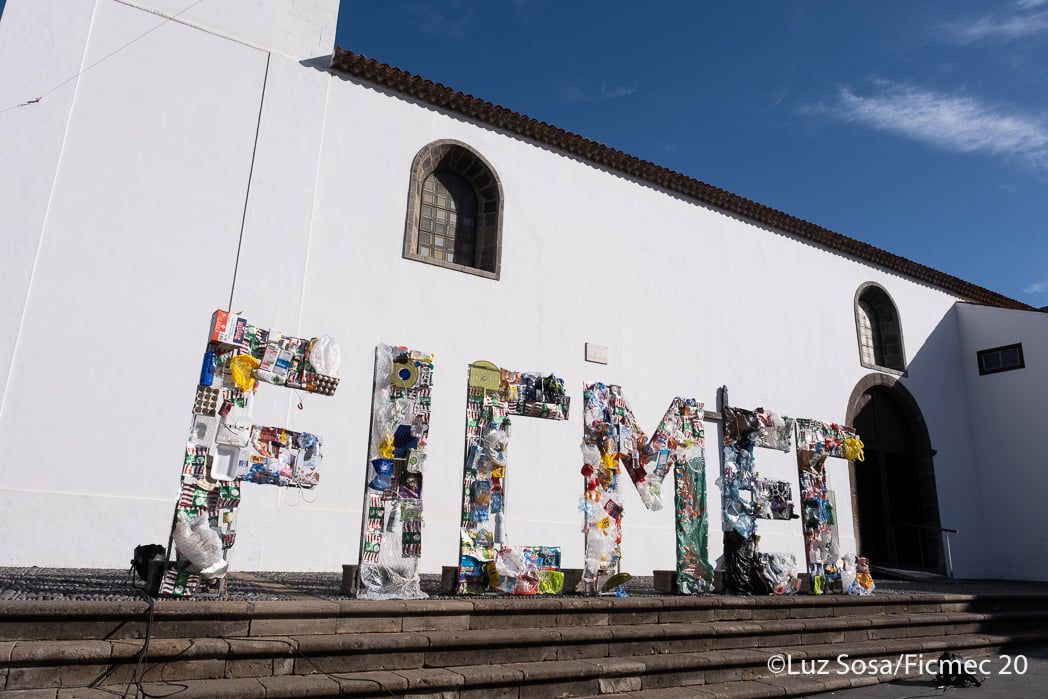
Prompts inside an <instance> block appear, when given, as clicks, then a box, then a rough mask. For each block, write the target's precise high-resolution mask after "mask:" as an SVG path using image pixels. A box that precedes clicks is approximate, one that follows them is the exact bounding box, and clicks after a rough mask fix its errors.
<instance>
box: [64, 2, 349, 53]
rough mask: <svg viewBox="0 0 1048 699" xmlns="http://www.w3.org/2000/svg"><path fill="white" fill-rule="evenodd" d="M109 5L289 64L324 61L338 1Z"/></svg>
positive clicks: (332, 41)
mask: <svg viewBox="0 0 1048 699" xmlns="http://www.w3.org/2000/svg"><path fill="white" fill-rule="evenodd" d="M63 1H64V0H63ZM101 1H102V2H105V1H106V0H101ZM115 1H116V2H122V3H124V4H126V5H128V6H130V7H135V8H139V9H142V10H145V11H149V12H154V13H157V14H158V15H159V16H161V17H172V16H174V17H176V19H177V20H178V21H180V22H185V23H187V24H190V25H192V26H197V27H201V28H203V29H206V30H207V31H209V32H212V33H215V34H218V35H221V36H225V37H228V38H230V39H233V40H236V41H242V42H245V43H247V44H250V45H252V46H255V47H258V48H262V49H265V50H267V51H272V52H273V53H276V54H282V55H285V56H289V57H291V58H295V59H310V58H315V57H317V56H326V55H328V54H330V53H331V49H332V48H333V47H334V45H335V26H336V24H337V23H338V5H339V0H221V1H220V2H212V1H211V0H204V2H200V3H193V2H191V0H115Z"/></svg>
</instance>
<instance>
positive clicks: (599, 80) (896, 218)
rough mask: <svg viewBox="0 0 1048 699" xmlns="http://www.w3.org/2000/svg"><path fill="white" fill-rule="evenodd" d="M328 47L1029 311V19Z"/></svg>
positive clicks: (658, 28) (591, 27) (1018, 15)
mask: <svg viewBox="0 0 1048 699" xmlns="http://www.w3.org/2000/svg"><path fill="white" fill-rule="evenodd" d="M0 1H2V0H0ZM338 45H339V46H341V47H343V48H349V49H352V50H354V51H358V52H360V53H363V54H366V55H368V56H371V57H373V58H376V59H378V60H380V61H383V62H386V63H390V64H392V65H395V66H398V67H400V68H404V69H406V70H409V71H411V72H414V73H418V74H421V75H423V76H424V77H426V78H429V79H431V80H435V81H437V82H442V83H444V84H446V85H450V86H452V87H454V88H457V89H460V90H463V91H464V92H468V93H471V94H474V95H477V96H479V97H483V98H485V99H488V100H491V101H493V102H496V103H499V104H503V105H506V106H508V107H510V108H512V109H515V110H517V111H521V112H524V113H526V114H528V115H529V116H533V117H535V118H538V119H542V120H544V121H549V122H552V123H553V124H556V125H557V126H560V127H562V128H565V129H568V130H570V131H575V132H578V133H581V134H583V135H585V136H588V137H590V138H593V139H596V140H598V141H601V142H603V143H606V144H608V145H611V146H614V147H616V148H620V149H622V150H625V151H627V152H630V153H633V154H634V155H637V156H640V157H642V158H645V159H648V160H652V161H655V162H657V163H659V164H662V165H665V166H667V167H670V168H673V169H675V170H679V171H681V172H684V173H686V174H688V175H691V176H693V177H696V178H698V179H700V180H704V181H706V182H709V183H711V184H714V185H717V186H720V187H724V188H726V189H729V190H731V191H733V192H736V193H738V194H741V195H744V196H747V197H750V198H753V199H756V200H758V201H760V202H762V203H764V204H768V205H770V206H773V207H776V208H779V209H782V210H784V211H787V212H789V213H791V214H794V215H796V216H800V217H802V218H806V219H809V220H811V221H814V222H816V223H819V224H821V225H824V226H827V227H829V228H832V229H834V230H837V231H839V232H842V233H845V234H847V235H851V236H854V237H856V238H859V239H861V240H865V241H867V242H870V243H872V244H874V245H877V246H879V247H883V248H886V249H888V250H891V251H892V252H896V253H898V254H901V255H904V256H906V257H909V258H912V259H914V260H918V261H920V262H923V263H925V264H928V265H931V266H932V267H936V268H938V269H941V270H943V271H946V272H949V273H951V274H955V275H957V276H959V277H961V278H963V279H967V280H969V281H971V282H974V283H977V284H980V285H983V286H986V287H988V288H991V289H994V290H996V291H1000V292H1002V293H1004V294H1007V295H1009V296H1012V297H1014V298H1017V299H1019V300H1022V301H1025V302H1027V303H1030V304H1033V305H1035V306H1048V0H1010V1H1004V2H996V3H986V2H967V1H964V0H958V1H951V2H939V3H913V2H879V3H866V4H859V3H839V2H829V1H826V2H802V1H797V0H793V1H791V2H770V1H769V2H760V3H758V2H746V3H742V2H739V3H685V2H649V3H643V4H642V3H637V2H620V1H618V0H603V1H602V2H591V1H588V0H583V1H578V2H555V1H553V0H512V1H510V0H506V1H502V2H490V1H480V0H477V1H475V2H474V1H471V0H440V1H437V0H433V1H430V2H423V1H422V0H388V1H387V2H382V3H364V2H353V1H352V0H343V2H342V8H341V14H340V17H339V32H338ZM655 225H657V222H655Z"/></svg>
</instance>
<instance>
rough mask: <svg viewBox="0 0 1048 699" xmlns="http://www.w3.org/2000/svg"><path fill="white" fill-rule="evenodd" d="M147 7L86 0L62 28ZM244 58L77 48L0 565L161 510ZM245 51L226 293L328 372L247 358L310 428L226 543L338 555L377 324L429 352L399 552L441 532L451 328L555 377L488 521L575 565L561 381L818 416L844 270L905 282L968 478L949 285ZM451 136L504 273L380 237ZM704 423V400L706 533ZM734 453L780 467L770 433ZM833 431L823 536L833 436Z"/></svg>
mask: <svg viewBox="0 0 1048 699" xmlns="http://www.w3.org/2000/svg"><path fill="white" fill-rule="evenodd" d="M11 1H12V6H14V7H17V4H16V3H17V2H18V0H11ZM154 4H155V5H156V6H158V7H159V6H160V3H159V0H157V1H156V2H154ZM8 19H9V18H8V17H5V19H4V22H5V23H7V22H8ZM150 22H153V23H155V15H151V14H149V13H146V12H143V11H141V10H137V9H134V8H132V7H129V6H127V5H125V4H122V3H117V2H115V1H114V0H108V1H103V2H101V3H100V4H99V6H98V11H97V17H96V19H95V23H94V28H93V30H92V33H91V39H90V42H89V44H88V59H87V60H91V57H92V56H101V55H104V54H105V53H107V52H108V51H111V50H112V48H113V47H114V46H116V45H119V44H120V43H122V42H124V41H126V40H127V37H129V36H134V35H136V34H138V33H141V32H142V31H143V30H144V28H148V26H151V24H150ZM2 48H3V47H2V46H0V49H2ZM22 55H23V56H24V54H22ZM20 60H22V61H24V60H26V59H25V58H22V59H20ZM265 66H266V54H265V53H264V52H261V51H257V50H255V49H252V48H249V47H247V46H244V45H243V44H240V43H236V42H233V41H228V40H224V39H222V38H220V37H218V36H216V35H214V34H209V33H206V32H204V31H201V30H199V29H195V28H193V27H191V26H187V25H184V24H179V23H169V24H167V25H165V26H164V27H163V28H161V29H159V30H157V31H155V32H153V33H152V34H150V35H149V36H148V37H146V38H145V39H142V40H141V41H140V42H138V43H136V44H134V45H133V46H132V47H130V48H128V49H126V50H125V51H124V52H122V54H121V57H120V59H119V60H111V61H107V62H106V63H104V64H103V65H101V66H99V67H98V68H96V69H95V70H93V71H91V72H89V73H88V74H86V75H85V76H83V77H82V78H81V85H80V87H79V90H78V97H77V103H76V105H75V109H74V110H73V113H72V119H71V122H70V127H69V130H68V133H67V136H66V140H67V145H66V149H65V153H64V155H63V157H62V164H61V167H60V168H59V169H58V176H57V179H56V181H55V188H54V189H55V191H54V197H53V200H52V203H51V209H50V214H49V216H48V220H47V224H46V226H45V227H44V233H43V245H42V247H41V251H40V255H39V259H38V262H37V276H36V278H35V280H34V283H33V289H32V292H31V293H30V295H29V303H28V305H27V306H26V312H25V323H24V331H23V339H22V341H21V343H20V344H19V350H18V353H17V355H16V357H15V371H14V372H13V374H12V381H11V384H10V386H9V387H8V391H7V395H6V400H5V405H6V407H5V409H4V410H3V413H2V414H0V438H2V439H3V440H5V443H13V444H15V446H14V447H13V448H12V449H11V450H8V451H7V452H5V453H4V455H3V457H0V458H2V459H3V463H2V464H0V512H2V513H4V515H3V518H4V521H5V523H6V522H8V521H9V520H10V521H11V522H12V524H11V525H10V528H9V534H8V536H7V537H6V542H5V546H4V547H0V565H13V564H18V565H23V564H24V565H28V564H43V565H106V566H122V565H124V562H125V561H126V560H127V558H128V555H129V552H130V550H131V548H132V547H133V546H134V545H135V544H137V543H143V542H145V541H147V540H148V541H163V540H166V536H167V525H168V522H169V519H170V516H171V511H172V508H173V504H174V498H175V496H176V492H175V491H176V489H177V483H178V467H179V463H180V459H181V453H182V447H183V444H184V439H185V433H186V429H187V422H188V414H189V407H190V402H191V398H192V392H193V387H194V385H195V382H196V378H197V375H198V370H199V362H200V359H201V354H202V352H203V349H204V341H205V333H206V325H207V320H208V317H209V315H210V312H211V311H212V310H213V309H214V308H216V307H225V306H226V304H227V302H228V299H229V294H230V287H231V285H232V282H233V269H234V263H235V259H236V253H237V244H238V239H239V238H240V221H241V215H242V207H243V205H244V198H245V194H246V190H247V185H248V171H249V168H250V164H251V154H252V147H253V143H254V138H255V127H256V123H258V121H257V119H258V108H259V104H260V101H261V98H262V84H263V80H264V79H265V78H264V76H265V69H266V68H265ZM265 80H266V96H265V107H264V110H263V115H262V119H261V124H260V132H259V138H258V146H257V150H256V152H255V163H254V174H253V178H252V183H251V196H250V201H249V205H248V208H247V216H246V221H245V227H244V236H243V241H242V244H241V247H240V263H239V272H238V274H237V281H236V286H235V289H233V309H232V310H234V311H243V312H244V313H245V314H247V315H248V317H249V318H251V319H252V320H253V321H255V322H258V323H259V324H263V325H266V324H272V325H273V326H275V327H279V328H281V329H283V330H285V331H288V332H297V333H301V334H304V335H307V336H308V335H316V334H323V333H328V334H332V335H334V336H336V337H337V338H338V339H339V340H340V343H341V345H342V353H343V367H342V372H341V373H342V384H341V386H340V388H339V391H338V393H337V394H336V395H335V396H334V397H332V398H325V397H322V396H307V397H306V398H305V399H304V400H303V403H304V409H303V410H299V409H298V408H297V403H298V397H297V396H290V397H289V396H288V395H287V392H286V391H284V390H283V389H278V388H274V387H270V386H263V387H262V389H261V395H260V399H259V403H258V411H257V413H256V418H257V419H258V421H260V422H263V421H264V422H270V423H271V424H285V425H287V426H288V427H290V428H293V429H296V428H304V429H309V430H310V431H315V432H317V433H319V434H322V435H324V437H325V462H324V469H323V479H322V482H321V486H320V488H319V490H317V491H314V492H312V493H305V494H304V496H305V498H303V496H302V495H303V494H299V493H293V492H292V493H289V492H286V491H281V490H278V489H274V488H267V487H261V486H253V485H246V486H245V488H244V499H243V504H242V506H241V510H240V519H239V531H240V534H239V538H238V543H237V546H236V549H235V553H234V558H233V565H234V567H235V568H237V569H240V570H250V569H263V570H264V569H301V570H337V569H338V565H339V564H341V563H349V562H354V561H355V560H356V556H357V549H358V545H359V534H360V525H361V501H362V497H363V487H364V466H365V459H366V452H367V442H368V426H369V422H370V417H369V416H370V399H371V381H372V362H373V349H374V346H375V344H377V343H379V342H387V343H395V344H406V345H409V346H411V347H414V348H418V349H423V350H427V351H432V352H434V353H436V356H437V363H436V372H435V383H436V385H435V389H434V393H433V416H432V421H431V431H430V436H431V441H430V447H429V455H430V456H429V461H428V469H429V470H428V471H427V475H426V482H425V508H426V523H427V526H426V530H425V534H424V557H423V565H422V569H423V570H424V571H428V572H434V571H437V570H439V567H440V566H441V565H451V564H454V563H455V561H456V558H457V551H458V538H457V537H458V521H459V507H460V493H461V485H460V482H461V471H462V452H463V439H464V431H463V430H464V420H465V398H466V368H467V365H468V364H469V363H470V362H471V361H473V360H476V359H487V360H491V361H493V362H495V363H496V364H498V365H500V366H504V367H507V368H511V369H518V370H541V371H545V372H551V371H552V372H556V373H557V374H558V375H559V376H562V377H563V378H564V379H565V380H566V385H567V386H568V388H569V390H570V392H571V396H572V401H573V406H572V408H573V409H572V413H571V419H570V420H568V421H566V422H549V421H543V420H529V419H526V418H521V419H519V420H517V421H515V423H514V435H513V442H512V445H511V447H510V451H509V470H508V476H507V512H508V531H509V535H510V537H511V540H512V541H514V542H517V543H527V544H547V545H560V546H562V547H563V549H564V563H565V565H568V566H576V567H577V566H580V565H581V563H582V535H581V534H580V532H579V528H580V525H581V516H580V515H579V514H578V511H577V504H578V496H579V494H580V493H581V490H582V478H581V476H580V475H579V467H580V466H581V456H580V451H579V444H580V443H581V441H582V420H581V407H582V406H581V403H582V384H583V382H584V381H593V380H602V381H605V382H612V383H619V384H621V385H622V386H623V388H624V391H625V393H626V395H627V397H628V398H629V399H630V401H631V402H632V404H633V407H634V411H635V413H636V414H637V416H638V418H639V419H640V420H641V422H642V423H643V424H644V426H645V427H646V428H647V429H649V430H651V429H653V428H654V427H655V425H656V424H657V422H658V420H659V418H660V417H661V416H662V414H663V412H664V410H665V409H666V406H667V405H668V404H669V402H670V400H671V399H672V398H673V397H674V396H675V395H691V396H694V397H696V398H698V399H700V400H703V401H705V402H706V404H707V405H708V406H709V407H710V408H711V409H712V408H714V407H715V398H716V388H717V386H720V385H722V384H725V385H727V386H728V387H729V390H730V397H731V400H732V403H733V404H735V405H739V406H742V407H750V408H752V407H756V406H758V405H764V406H767V407H769V408H772V409H775V410H778V411H780V412H782V413H785V414H787V415H791V416H796V417H814V418H818V419H822V420H827V421H844V419H845V412H846V409H847V401H848V397H849V395H850V393H851V391H852V388H853V387H854V386H855V384H856V383H857V382H858V381H859V379H861V378H862V377H863V376H864V375H866V374H867V373H868V370H866V369H864V368H862V367H861V366H860V364H859V359H858V350H857V345H856V337H855V325H854V314H853V307H852V304H853V298H854V292H855V289H856V288H857V287H858V286H859V284H861V283H862V282H865V281H876V282H878V283H880V284H882V285H883V286H885V287H886V288H887V289H888V291H889V292H890V293H891V294H892V296H893V298H894V300H895V302H896V304H897V305H898V307H899V311H900V315H901V319H902V323H903V328H904V333H905V341H906V347H907V351H908V353H909V357H908V358H909V359H910V360H912V361H913V362H914V366H913V367H912V371H911V375H910V376H908V377H907V378H904V379H903V380H904V383H906V385H907V386H908V387H910V389H911V391H913V393H914V395H915V396H916V398H917V400H918V402H919V403H920V405H921V407H922V409H923V410H924V414H925V417H926V419H927V421H928V425H929V429H930V431H931V433H932V434H931V438H932V444H933V446H935V447H936V448H938V449H939V450H940V457H937V459H936V465H937V471H938V468H939V465H940V463H941V459H942V455H943V454H944V453H945V454H946V455H947V456H948V457H949V459H948V460H947V461H946V463H947V464H948V466H947V467H948V468H949V469H950V471H951V473H952V474H954V475H956V476H957V477H955V478H944V477H941V475H940V477H939V478H938V488H939V498H940V506H941V507H942V508H943V510H944V512H945V511H946V510H947V508H948V505H947V503H948V502H965V501H967V500H969V499H970V497H971V489H970V486H971V483H972V482H974V479H975V476H974V471H973V469H974V466H973V462H972V460H971V458H970V454H969V451H970V450H966V449H965V445H964V443H963V440H957V439H955V438H954V437H953V435H952V429H953V428H954V426H955V425H956V424H959V423H962V422H964V421H965V420H966V419H967V417H966V416H967V413H966V407H965V404H964V403H963V402H961V401H957V400H943V399H941V398H940V393H939V387H941V386H944V385H947V384H949V383H950V382H954V383H956V381H957V367H956V363H955V362H954V360H953V357H954V356H955V355H954V353H955V351H956V350H955V347H952V346H951V343H949V342H943V341H941V339H940V338H941V337H943V336H944V334H949V333H950V332H954V330H951V328H950V326H949V325H948V324H947V325H945V326H944V325H943V319H944V317H946V316H947V314H948V311H949V309H950V308H951V305H952V303H953V299H952V298H951V297H950V296H949V295H947V294H945V293H943V292H940V291H938V290H934V289H930V288H927V287H925V286H922V285H920V284H917V283H915V282H912V281H909V280H907V279H903V278H901V277H899V276H897V275H894V274H891V273H888V272H884V271H882V270H879V269H876V268H873V267H871V266H869V265H866V264H863V263H859V262H856V261H854V260H851V259H849V258H846V257H844V256H842V255H840V254H836V253H831V252H828V251H825V250H822V249H818V248H816V247H814V246H812V245H810V244H807V243H802V242H799V241H796V240H794V239H792V238H790V237H788V236H785V235H782V234H779V233H776V232H773V231H769V230H766V229H764V228H761V227H759V226H756V225H753V224H750V223H748V222H745V221H741V220H738V219H736V218H733V217H730V216H726V215H723V214H721V213H718V212H716V211H713V210H710V209H708V208H705V207H702V206H699V205H697V204H695V203H692V202H690V201H685V200H682V199H680V198H678V197H675V196H671V195H667V194H665V193H663V192H660V191H658V190H656V189H655V188H652V187H650V186H648V185H644V184H639V183H636V182H632V181H629V180H627V179H626V178H624V177H622V176H619V175H616V174H611V173H608V172H605V171H602V170H600V169H598V168H595V167H593V166H590V165H587V164H585V163H581V162H579V161H576V160H574V159H571V158H569V157H566V156H564V155H561V154H559V153H556V152H553V151H551V150H549V149H547V148H543V147H539V146H536V145H534V144H531V143H528V142H525V141H522V140H518V139H515V138H511V137H508V136H506V135H503V134H501V133H499V132H497V131H495V130H492V129H490V128H487V127H481V126H477V125H474V124H472V123H469V122H468V121H465V120H463V119H462V118H459V117H453V116H448V115H445V114H442V113H440V112H439V111H437V110H436V109H434V108H432V107H430V106H425V105H418V104H415V103H412V102H410V101H408V100H404V99H401V98H397V97H394V96H391V95H388V94H386V93H384V92H382V91H379V90H376V89H373V88H370V87H365V86H361V85H358V84H356V83H354V82H353V81H347V80H344V79H343V78H341V77H338V76H329V75H327V74H326V73H322V72H319V71H317V70H315V69H313V68H308V67H304V66H301V65H299V64H298V62H297V61H296V60H294V58H285V57H282V56H278V55H275V54H274V55H273V56H272V57H271V59H270V64H269V74H268V79H265ZM446 138H453V139H458V140H461V141H463V142H465V143H467V144H469V145H470V146H471V147H473V148H475V149H476V150H477V151H479V152H480V153H481V154H483V155H484V157H485V158H487V159H488V160H489V161H490V162H491V163H492V165H493V166H494V168H495V170H496V171H497V173H498V175H499V176H500V178H501V180H502V185H503V189H504V193H505V207H504V251H503V257H502V278H501V280H500V281H498V282H495V281H491V280H487V279H482V278H480V277H476V276H472V275H466V274H461V273H456V272H452V271H449V270H446V269H441V268H437V267H434V266H430V265H425V264H420V263H417V262H412V261H408V260H404V259H402V257H401V250H402V245H403V238H402V236H403V232H404V216H405V208H406V200H407V188H408V173H409V168H410V165H411V162H412V159H413V158H414V156H415V154H416V152H417V151H418V150H419V149H420V148H421V147H422V146H424V145H425V144H427V143H429V142H431V141H433V140H437V139H446ZM0 190H2V188H0ZM9 311H10V309H8V308H5V313H7V312H9ZM129 326H130V328H133V329H129ZM587 341H589V342H597V343H601V344H605V345H608V347H609V351H610V363H609V364H608V365H607V366H601V365H596V364H591V363H586V362H585V361H584V360H583V345H584V343H585V342H587ZM69 343H75V348H73V349H70V348H69V347H68V344H69ZM70 357H73V358H75V361H69V358H70ZM63 360H65V363H64V364H63V363H62V362H63ZM56 417H57V418H58V419H57V420H56ZM716 442H717V431H716V428H715V425H713V424H712V423H707V451H706V460H707V487H708V493H709V505H710V518H711V527H710V531H711V536H710V553H711V557H712V558H713V559H716V558H717V557H719V556H720V555H721V537H720V526H719V517H720V495H719V492H718V490H717V487H716V485H715V480H716V478H717V476H718V472H719V463H720V458H719V453H718V449H717V447H716ZM951 450H952V451H951ZM757 459H758V462H757V463H758V469H759V470H760V471H761V473H762V474H763V475H765V476H768V477H776V478H783V479H786V480H789V481H790V482H791V483H792V484H793V488H794V494H795V497H796V496H798V495H799V493H798V483H797V476H796V467H795V458H794V455H793V454H792V453H791V454H788V455H782V454H777V453H776V452H773V451H770V450H759V451H758V453H757ZM832 461H833V463H831V465H830V477H831V485H832V487H833V488H834V489H835V490H836V493H837V503H838V508H839V512H838V515H839V520H840V521H841V522H842V523H845V524H842V526H841V539H842V546H843V547H844V548H845V549H849V548H853V547H854V533H853V532H852V531H851V528H850V522H851V505H850V498H849V497H848V480H847V463H846V462H844V461H842V460H832ZM937 475H938V474H937ZM667 485H669V484H668V483H667ZM624 491H628V492H627V493H626V495H625V498H626V507H627V510H626V518H625V534H624V538H623V552H624V562H623V564H624V565H623V567H624V569H626V570H629V571H632V572H634V573H641V574H643V573H646V572H647V571H650V570H651V569H653V568H660V569H665V568H672V567H673V564H674V543H673V509H672V498H670V497H667V503H668V507H667V508H666V509H665V510H663V511H661V512H655V513H651V512H647V511H645V510H644V508H643V506H642V505H641V503H640V499H639V498H638V497H637V495H636V493H635V492H634V491H633V490H632V486H629V485H626V486H624ZM314 499H315V501H314ZM306 500H310V501H309V502H307V501H306ZM956 510H957V513H956V514H957V519H958V521H957V522H956V523H955V524H954V526H957V527H958V528H965V529H968V530H971V531H973V532H978V531H981V530H982V515H981V513H980V512H978V511H977V510H971V509H970V508H968V509H967V510H965V508H963V507H957V508H956ZM951 521H953V520H951ZM944 524H945V525H946V526H950V524H948V523H947V522H946V521H945V518H944ZM45 532H46V533H45ZM760 532H761V533H762V537H763V538H762V542H761V543H762V549H764V550H767V551H786V552H791V553H794V554H795V555H797V557H798V560H799V561H800V562H803V548H802V544H801V529H800V523H799V522H798V521H797V520H793V521H791V522H775V521H762V522H761V523H760ZM984 548H985V546H984V542H983V541H981V540H980V539H979V538H978V537H977V535H975V534H973V535H972V536H971V537H963V538H961V539H959V540H958V541H957V543H956V545H955V548H954V560H955V565H956V567H957V571H958V574H963V575H981V574H986V573H988V572H989V570H988V568H987V567H986V565H985V561H986V560H987V559H986V556H985V553H984Z"/></svg>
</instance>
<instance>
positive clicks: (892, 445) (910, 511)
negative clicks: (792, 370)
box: [848, 374, 944, 572]
mask: <svg viewBox="0 0 1048 699" xmlns="http://www.w3.org/2000/svg"><path fill="white" fill-rule="evenodd" d="M848 422H849V424H851V425H852V426H854V427H855V429H856V430H857V431H858V433H859V436H860V437H861V438H862V440H863V442H864V443H865V445H866V448H865V456H866V460H865V461H864V462H862V463H856V462H852V463H851V464H850V468H849V470H850V474H851V491H852V493H851V495H852V513H853V517H854V522H853V524H854V526H855V539H856V543H857V547H858V550H859V554H860V555H862V556H866V557H867V558H869V559H870V562H871V563H872V564H874V565H879V566H885V567H891V568H905V569H914V570H926V571H936V572H942V570H943V568H944V566H943V553H942V540H941V532H940V530H939V526H940V525H939V501H938V496H937V494H936V490H935V469H934V465H933V462H932V457H933V455H934V451H933V450H932V448H931V443H930V440H929V438H928V430H927V428H926V427H925V424H924V417H923V415H922V414H921V411H920V408H919V407H918V405H917V401H916V400H914V398H913V396H912V395H911V394H910V392H909V391H907V390H906V388H904V387H903V386H902V384H901V383H899V381H898V379H897V378H895V377H894V376H888V375H885V374H871V375H869V376H867V377H866V378H864V379H863V380H862V381H860V382H859V384H858V385H857V386H856V387H855V390H854V391H852V396H851V400H850V401H849V403H848Z"/></svg>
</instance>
